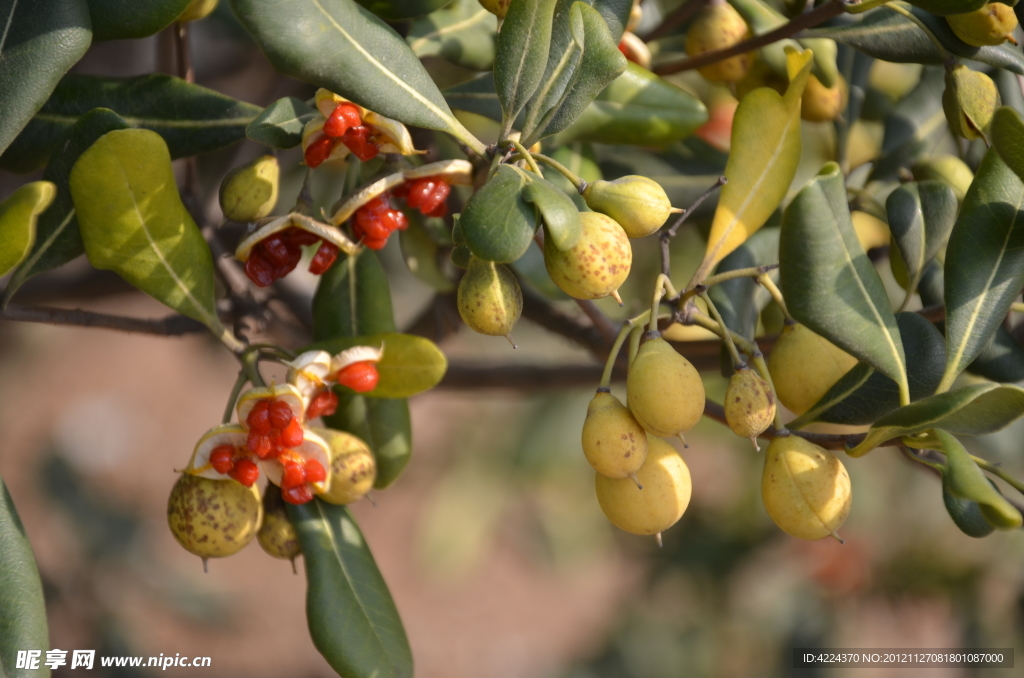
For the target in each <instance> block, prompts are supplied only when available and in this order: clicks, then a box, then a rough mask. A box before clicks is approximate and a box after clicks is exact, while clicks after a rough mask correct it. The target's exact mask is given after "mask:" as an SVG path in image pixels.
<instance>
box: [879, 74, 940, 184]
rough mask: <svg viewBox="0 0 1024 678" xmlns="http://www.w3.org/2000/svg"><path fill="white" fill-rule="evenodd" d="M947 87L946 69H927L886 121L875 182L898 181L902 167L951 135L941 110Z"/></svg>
mask: <svg viewBox="0 0 1024 678" xmlns="http://www.w3.org/2000/svg"><path fill="white" fill-rule="evenodd" d="M945 88H946V84H945V79H944V71H943V69H941V68H925V69H924V72H923V73H922V75H921V81H920V82H919V83H918V84H917V85H916V86H915V87H914V89H912V90H911V91H910V93H908V94H907V95H906V96H905V97H903V99H901V100H900V102H899V103H898V104H897V105H896V107H895V108H894V109H893V111H892V113H890V114H889V115H888V116H887V117H886V119H885V136H884V137H883V140H882V155H881V157H880V158H879V159H878V160H877V161H876V162H875V166H874V167H873V168H872V170H871V175H870V176H871V178H872V179H880V180H885V179H892V178H895V177H896V176H897V175H898V173H899V170H900V168H901V167H907V166H909V165H912V164H913V163H914V161H915V160H916V159H917V158H918V157H919V156H920V155H921V154H922V153H924V152H925V150H926V149H928V147H929V145H930V144H931V142H932V140H933V139H935V138H938V137H940V136H942V135H945V134H948V130H949V124H948V123H947V122H946V114H945V113H943V111H942V92H943V90H944V89H945Z"/></svg>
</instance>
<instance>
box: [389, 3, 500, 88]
mask: <svg viewBox="0 0 1024 678" xmlns="http://www.w3.org/2000/svg"><path fill="white" fill-rule="evenodd" d="M497 28H498V17H496V16H494V15H493V14H491V13H490V12H488V11H487V10H486V9H484V8H483V7H482V6H481V5H480V3H479V2H477V1H476V0H456V1H455V2H453V3H452V4H451V5H449V6H448V7H446V8H445V9H442V10H438V11H437V12H434V13H433V14H430V15H429V16H425V17H422V18H419V19H416V20H415V21H413V22H412V24H411V25H410V26H409V34H408V35H407V36H405V40H406V42H408V43H409V47H410V48H411V49H412V51H413V53H414V54H415V55H416V56H418V57H420V58H423V57H430V56H434V57H440V58H442V59H444V60H445V61H448V62H450V63H453V64H456V65H458V66H462V67H463V68H470V69H472V70H475V71H486V70H490V69H491V68H493V66H494V49H495V47H494V43H495V33H496V31H497Z"/></svg>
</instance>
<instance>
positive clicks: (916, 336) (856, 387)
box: [788, 313, 946, 428]
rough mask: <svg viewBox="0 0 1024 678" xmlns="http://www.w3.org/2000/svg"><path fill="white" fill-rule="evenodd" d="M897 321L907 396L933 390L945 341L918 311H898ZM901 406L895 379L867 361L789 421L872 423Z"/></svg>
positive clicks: (922, 395)
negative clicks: (904, 368) (904, 364)
mask: <svg viewBox="0 0 1024 678" xmlns="http://www.w3.org/2000/svg"><path fill="white" fill-rule="evenodd" d="M896 324H897V325H898V326H899V328H900V337H901V338H902V340H903V352H904V354H905V355H906V356H907V380H908V382H909V383H910V400H911V402H916V401H918V400H920V399H921V398H926V397H928V396H930V395H932V394H933V393H935V388H936V387H937V386H938V385H939V380H940V379H942V370H943V368H944V367H945V365H946V345H945V341H944V340H943V338H942V333H941V332H939V331H938V330H937V329H936V328H935V326H934V325H932V324H931V323H930V322H928V321H927V320H925V319H924V318H922V317H921V316H920V315H918V314H917V313H897V314H896ZM899 406H900V393H899V387H898V386H897V385H896V382H895V381H893V380H892V379H890V378H889V377H887V376H885V375H883V374H882V373H880V372H876V371H875V369H874V368H872V367H871V366H870V365H867V364H866V363H858V364H857V366H856V367H854V368H853V369H852V370H850V371H849V372H847V373H846V374H844V375H843V376H842V377H841V378H840V379H839V381H837V382H836V383H835V384H834V385H833V386H832V388H830V389H829V390H828V392H827V393H825V395H824V396H822V397H821V400H819V401H818V402H817V403H816V404H815V405H814V406H813V407H812V408H811V409H809V410H808V411H807V412H805V413H804V414H803V415H801V416H799V417H797V418H796V419H795V420H794V421H792V422H790V423H789V424H788V426H789V427H790V428H802V427H803V426H805V425H807V424H809V423H810V422H812V421H826V422H829V423H832V424H846V425H851V426H861V425H864V424H872V423H874V422H875V421H877V420H878V419H880V418H881V417H883V416H885V415H886V414H888V413H889V412H892V411H893V410H895V409H896V408H898V407H899Z"/></svg>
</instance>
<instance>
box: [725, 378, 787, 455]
mask: <svg viewBox="0 0 1024 678" xmlns="http://www.w3.org/2000/svg"><path fill="white" fill-rule="evenodd" d="M774 419H775V395H774V394H773V393H772V389H771V387H769V386H768V382H766V381H765V380H764V379H762V378H761V376H760V375H759V374H758V373H757V372H755V371H754V370H752V369H750V368H749V367H743V368H741V369H739V370H737V371H736V373H735V374H734V375H732V377H731V378H730V379H729V386H728V387H726V389H725V421H726V423H727V424H729V428H731V429H732V431H733V433H735V434H736V435H738V436H739V437H741V438H750V439H751V440H755V439H756V438H757V436H759V435H761V434H762V433H764V431H765V429H767V428H768V427H769V426H771V424H772V421H774ZM756 444H757V443H756V442H755V445H756Z"/></svg>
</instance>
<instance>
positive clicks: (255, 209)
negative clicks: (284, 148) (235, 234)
mask: <svg viewBox="0 0 1024 678" xmlns="http://www.w3.org/2000/svg"><path fill="white" fill-rule="evenodd" d="M280 176H281V168H280V166H279V165H278V164H277V158H275V157H274V156H272V155H264V156H262V157H259V158H256V159H255V160H253V161H252V162H250V163H247V164H245V165H242V166H241V167H236V168H235V169H233V170H231V171H230V172H229V173H228V175H227V176H226V177H224V181H222V182H221V184H220V209H221V211H223V212H224V216H225V217H227V218H228V219H230V220H231V221H239V222H242V223H245V222H248V221H256V220H257V219H262V218H263V217H265V216H267V215H268V214H270V211H271V210H272V209H274V205H276V204H277V188H278V181H279V179H280Z"/></svg>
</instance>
